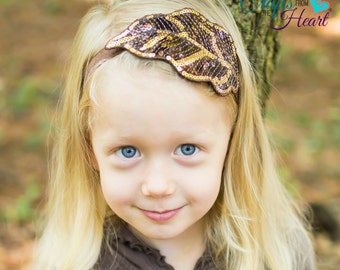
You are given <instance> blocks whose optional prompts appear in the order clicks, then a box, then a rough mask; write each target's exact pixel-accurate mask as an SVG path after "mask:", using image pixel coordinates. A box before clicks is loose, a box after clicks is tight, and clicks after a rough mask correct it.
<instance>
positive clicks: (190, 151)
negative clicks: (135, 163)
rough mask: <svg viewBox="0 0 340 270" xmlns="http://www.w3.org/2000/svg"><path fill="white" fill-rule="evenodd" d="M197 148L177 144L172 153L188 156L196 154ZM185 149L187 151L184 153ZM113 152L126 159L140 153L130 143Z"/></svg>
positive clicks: (192, 145) (186, 144)
mask: <svg viewBox="0 0 340 270" xmlns="http://www.w3.org/2000/svg"><path fill="white" fill-rule="evenodd" d="M199 150H200V149H199V147H197V146H196V145H194V144H190V143H185V144H181V145H180V146H178V147H177V148H176V149H175V151H174V153H175V154H176V155H180V156H187V157H189V156H193V155H195V154H197V152H198V151H199ZM185 151H187V152H186V153H185ZM115 153H116V155H117V156H119V157H121V158H126V159H131V158H136V157H139V156H140V155H141V154H140V152H139V150H138V149H137V148H135V147H134V146H131V145H127V146H122V147H120V148H119V149H118V150H117V151H115Z"/></svg>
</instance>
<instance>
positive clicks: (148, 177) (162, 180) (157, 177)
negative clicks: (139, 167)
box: [141, 161, 176, 198]
mask: <svg viewBox="0 0 340 270" xmlns="http://www.w3.org/2000/svg"><path fill="white" fill-rule="evenodd" d="M141 190H142V194H143V195H144V196H148V197H155V198H161V197H167V196H170V195H172V194H173V193H174V192H175V191H176V184H175V182H174V181H173V180H172V179H171V176H170V175H169V174H168V173H167V170H166V169H165V167H164V165H162V163H161V162H159V161H155V162H151V164H149V166H148V167H147V169H146V173H145V174H144V179H143V182H142V186H141Z"/></svg>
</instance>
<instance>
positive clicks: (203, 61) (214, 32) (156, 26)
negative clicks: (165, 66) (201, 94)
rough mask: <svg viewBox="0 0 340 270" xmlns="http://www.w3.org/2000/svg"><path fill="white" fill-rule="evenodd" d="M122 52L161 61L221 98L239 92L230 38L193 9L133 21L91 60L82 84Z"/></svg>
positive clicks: (236, 65) (237, 75) (236, 62)
mask: <svg viewBox="0 0 340 270" xmlns="http://www.w3.org/2000/svg"><path fill="white" fill-rule="evenodd" d="M122 49H125V50H127V51H129V52H130V53H132V54H134V55H136V56H139V57H142V58H147V59H159V60H164V61H166V62H168V63H170V64H172V65H173V66H174V68H175V69H176V71H177V72H178V73H179V74H180V75H182V76H183V77H184V78H186V79H188V80H191V81H198V82H210V83H211V84H212V86H213V88H214V90H215V92H216V93H217V94H219V95H221V96H226V95H228V94H230V93H234V94H236V93H237V92H238V89H239V86H240V78H239V77H240V73H239V66H238V57H237V53H236V48H235V45H234V42H233V39H232V37H231V36H230V34H229V33H228V32H226V30H224V29H223V28H222V27H220V26H219V25H217V24H214V23H212V22H210V21H208V20H207V19H206V18H205V17H204V16H203V15H201V14H200V13H199V12H197V11H196V10H193V9H190V8H185V9H182V10H178V11H175V12H172V13H169V14H155V15H147V16H144V17H142V18H141V19H137V20H135V21H134V22H133V23H132V24H131V25H130V26H129V27H127V28H126V29H125V30H124V31H123V32H121V33H120V34H119V35H117V36H115V37H113V38H112V39H110V40H109V41H108V42H107V44H106V46H105V48H103V49H102V50H100V51H99V52H98V53H97V54H96V55H95V56H94V57H93V58H92V59H91V60H90V62H89V64H88V66H87V68H86V70H85V75H84V80H83V81H84V82H86V80H87V78H88V76H89V74H90V73H92V71H93V69H94V68H95V67H96V66H97V65H98V63H100V62H101V61H103V60H107V59H110V58H112V57H114V56H116V55H117V54H119V53H120V52H121V50H122Z"/></svg>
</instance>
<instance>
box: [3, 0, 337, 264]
mask: <svg viewBox="0 0 340 270" xmlns="http://www.w3.org/2000/svg"><path fill="white" fill-rule="evenodd" d="M93 2H95V1H90V0H89V1H85V0H74V1H67V0H30V1H28V0H27V1H26V0H24V1H19V0H0V18H1V21H0V270H23V269H27V263H28V261H29V260H30V257H31V254H32V248H33V241H34V237H35V229H36V220H37V216H38V215H39V209H41V207H42V206H43V204H44V201H43V195H44V189H45V186H46V180H47V175H48V174H47V154H48V146H47V140H46V138H47V135H48V132H49V129H50V122H51V119H52V118H53V114H54V109H55V106H56V104H57V101H58V95H59V92H60V89H61V87H62V82H63V75H64V70H65V63H66V62H67V60H68V57H69V49H70V46H71V42H72V39H73V36H74V34H75V31H76V28H77V26H78V24H79V20H80V18H81V17H82V16H83V15H84V14H85V12H86V10H87V9H88V8H89V7H90V6H91V5H92V4H93ZM329 2H330V5H331V8H332V10H331V17H330V19H329V20H328V24H327V26H326V27H304V28H303V27H302V28H298V27H297V26H296V23H291V25H290V26H289V27H287V28H286V29H284V30H282V31H281V35H282V50H281V53H280V59H279V63H278V67H277V71H276V72H275V76H274V79H273V82H272V92H271V96H270V99H269V101H268V102H267V114H266V122H267V124H268V132H270V133H271V135H272V136H271V138H272V142H273V147H274V148H275V150H276V157H277V163H278V169H279V172H280V174H281V176H282V178H283V179H284V181H285V183H286V185H287V188H288V189H289V190H290V191H291V193H292V194H293V195H294V196H295V198H296V200H298V201H301V200H305V201H307V202H308V203H309V204H310V205H311V206H312V208H313V210H314V211H315V212H316V213H317V214H316V219H315V220H314V224H315V226H316V228H317V229H318V230H317V231H316V232H315V235H314V237H315V241H314V242H315V250H316V255H317V260H318V269H321V270H335V269H339V266H340V232H339V230H340V228H339V222H340V220H339V219H340V3H339V2H338V1H335V0H331V1H329ZM308 9H309V10H311V7H310V6H309V7H308ZM321 14H322V13H321ZM299 194H300V197H299Z"/></svg>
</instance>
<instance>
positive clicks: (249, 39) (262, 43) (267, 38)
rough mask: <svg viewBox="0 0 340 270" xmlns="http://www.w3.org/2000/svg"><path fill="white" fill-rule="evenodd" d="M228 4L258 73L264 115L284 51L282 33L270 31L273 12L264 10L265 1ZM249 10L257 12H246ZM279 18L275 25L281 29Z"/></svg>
mask: <svg viewBox="0 0 340 270" xmlns="http://www.w3.org/2000/svg"><path fill="white" fill-rule="evenodd" d="M225 2H226V3H227V5H228V6H229V7H230V9H231V12H232V14H233V15H234V18H235V20H236V23H237V25H238V27H239V29H240V32H241V34H242V36H243V40H244V43H245V46H246V49H247V52H248V57H249V60H250V62H251V63H252V65H253V68H254V70H255V75H256V79H257V85H258V95H259V99H260V101H261V105H262V109H263V113H264V112H265V105H266V101H267V99H268V97H269V94H270V90H271V79H272V76H273V73H274V70H275V67H276V64H277V58H278V53H279V50H280V42H279V38H280V31H277V30H273V29H272V28H271V27H270V20H271V14H270V13H271V12H270V10H269V11H267V10H265V11H263V10H262V8H261V4H262V1H261V0H243V1H242V7H241V5H240V0H225ZM242 8H243V10H242ZM246 10H252V11H253V12H246ZM277 18H278V16H277ZM277 18H276V19H275V20H274V23H275V25H278V20H277Z"/></svg>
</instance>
